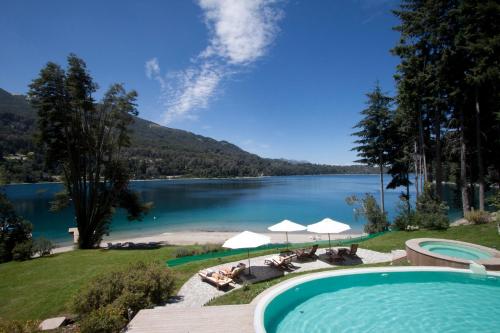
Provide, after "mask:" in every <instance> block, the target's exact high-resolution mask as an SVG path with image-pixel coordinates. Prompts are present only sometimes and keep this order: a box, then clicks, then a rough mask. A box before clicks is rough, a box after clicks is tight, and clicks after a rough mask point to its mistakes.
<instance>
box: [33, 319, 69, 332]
mask: <svg viewBox="0 0 500 333" xmlns="http://www.w3.org/2000/svg"><path fill="white" fill-rule="evenodd" d="M65 321H66V317H55V318H49V319H45V320H44V321H42V323H41V324H40V326H39V328H40V329H41V330H42V331H48V330H55V329H56V328H59V327H61V326H62V325H63V324H64V322H65Z"/></svg>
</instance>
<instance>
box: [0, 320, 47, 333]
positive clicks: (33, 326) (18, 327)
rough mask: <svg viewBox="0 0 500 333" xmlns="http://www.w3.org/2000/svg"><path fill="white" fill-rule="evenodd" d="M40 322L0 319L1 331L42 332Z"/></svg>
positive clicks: (4, 332)
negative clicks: (39, 326)
mask: <svg viewBox="0 0 500 333" xmlns="http://www.w3.org/2000/svg"><path fill="white" fill-rule="evenodd" d="M38 325H39V322H38V321H34V320H28V321H20V320H4V319H0V333H35V332H41V331H40V329H39V328H38Z"/></svg>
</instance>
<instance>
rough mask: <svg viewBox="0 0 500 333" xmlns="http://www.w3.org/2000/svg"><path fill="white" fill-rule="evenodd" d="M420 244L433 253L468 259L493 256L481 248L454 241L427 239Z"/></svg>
mask: <svg viewBox="0 0 500 333" xmlns="http://www.w3.org/2000/svg"><path fill="white" fill-rule="evenodd" d="M419 245H420V247H421V248H423V249H426V250H427V251H430V252H433V253H437V254H442V255H445V256H448V257H454V258H460V259H466V260H478V259H487V258H491V257H492V255H491V254H489V253H488V252H485V251H481V250H480V249H477V248H474V247H471V246H466V245H461V244H456V243H452V242H443V241H427V242H422V243H420V244H419Z"/></svg>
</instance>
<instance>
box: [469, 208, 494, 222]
mask: <svg viewBox="0 0 500 333" xmlns="http://www.w3.org/2000/svg"><path fill="white" fill-rule="evenodd" d="M465 219H466V220H467V221H469V222H471V223H473V224H485V223H488V222H490V220H491V217H490V213H488V212H484V211H480V210H473V211H470V212H467V213H465Z"/></svg>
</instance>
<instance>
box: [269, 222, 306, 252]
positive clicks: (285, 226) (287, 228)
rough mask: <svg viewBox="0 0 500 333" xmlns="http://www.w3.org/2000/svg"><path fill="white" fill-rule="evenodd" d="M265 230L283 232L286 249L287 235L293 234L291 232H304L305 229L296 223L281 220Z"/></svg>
mask: <svg viewBox="0 0 500 333" xmlns="http://www.w3.org/2000/svg"><path fill="white" fill-rule="evenodd" d="M267 229H268V230H270V231H281V232H285V234H286V248H287V249H288V233H289V232H293V231H302V230H306V229H307V228H306V227H304V226H303V225H300V224H298V223H295V222H292V221H289V220H283V221H281V222H280V223H277V224H275V225H272V226H270V227H269V228H267Z"/></svg>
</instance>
